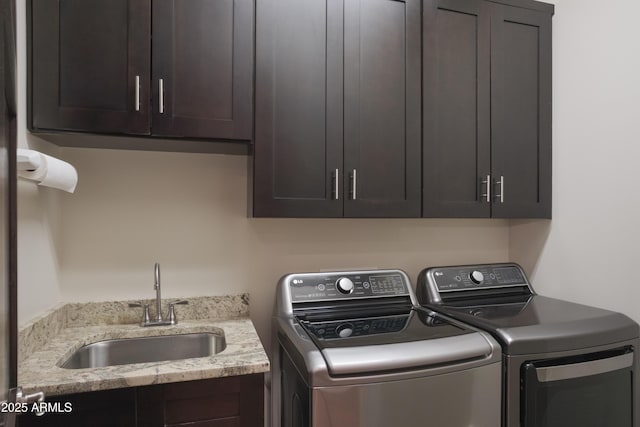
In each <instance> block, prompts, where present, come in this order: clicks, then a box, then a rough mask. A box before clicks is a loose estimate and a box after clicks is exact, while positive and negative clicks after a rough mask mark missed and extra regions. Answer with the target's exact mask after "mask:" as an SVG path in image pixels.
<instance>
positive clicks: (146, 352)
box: [62, 333, 227, 369]
mask: <svg viewBox="0 0 640 427" xmlns="http://www.w3.org/2000/svg"><path fill="white" fill-rule="evenodd" d="M226 346H227V343H226V341H225V339H224V335H220V334H212V333H193V334H181V335H162V336H155V337H143V338H123V339H113V340H106V341H99V342H96V343H93V344H88V345H85V346H83V347H80V348H79V349H78V350H76V351H75V352H74V353H73V354H72V355H71V357H69V359H67V361H66V362H64V363H63V364H62V367H63V368H67V369H81V368H100V367H104V366H114V365H128V364H130V363H145V362H160V361H164V360H180V359H189V358H192V357H207V356H213V355H214V354H217V353H220V352H221V351H222V350H224V349H225V348H226Z"/></svg>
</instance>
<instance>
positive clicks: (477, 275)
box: [469, 270, 484, 285]
mask: <svg viewBox="0 0 640 427" xmlns="http://www.w3.org/2000/svg"><path fill="white" fill-rule="evenodd" d="M469 279H471V281H472V282H473V283H475V284H476V285H479V284H480V283H482V281H483V280H484V274H482V272H480V271H478V270H473V271H472V272H471V273H469Z"/></svg>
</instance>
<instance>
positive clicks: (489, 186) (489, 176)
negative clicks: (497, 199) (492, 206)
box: [480, 175, 491, 203]
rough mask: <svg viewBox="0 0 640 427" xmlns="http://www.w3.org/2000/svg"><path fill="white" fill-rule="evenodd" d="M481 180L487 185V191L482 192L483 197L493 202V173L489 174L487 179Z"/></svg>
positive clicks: (488, 201)
mask: <svg viewBox="0 0 640 427" xmlns="http://www.w3.org/2000/svg"><path fill="white" fill-rule="evenodd" d="M480 182H481V184H482V185H484V186H485V192H484V193H482V197H484V200H485V201H486V202H487V203H491V175H487V179H486V180H482V181H480Z"/></svg>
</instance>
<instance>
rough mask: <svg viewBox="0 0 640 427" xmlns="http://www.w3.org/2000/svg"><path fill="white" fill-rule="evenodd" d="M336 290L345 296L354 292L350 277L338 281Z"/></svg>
mask: <svg viewBox="0 0 640 427" xmlns="http://www.w3.org/2000/svg"><path fill="white" fill-rule="evenodd" d="M336 288H337V289H338V290H339V291H340V292H341V293H343V294H350V293H351V292H353V282H352V281H351V279H349V278H348V277H341V278H340V279H338V280H337V281H336Z"/></svg>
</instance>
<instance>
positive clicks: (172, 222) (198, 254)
mask: <svg viewBox="0 0 640 427" xmlns="http://www.w3.org/2000/svg"><path fill="white" fill-rule="evenodd" d="M62 157H63V158H64V159H65V160H67V161H69V162H71V163H72V164H74V165H75V166H76V168H77V169H78V174H79V176H80V181H79V184H78V188H77V191H76V193H75V194H74V195H73V196H69V197H66V195H65V197H63V198H62V203H61V229H62V233H61V236H60V247H61V249H62V257H61V263H60V267H61V269H60V289H61V293H62V299H63V300H64V301H90V300H109V299H126V298H149V297H152V296H153V289H152V287H153V263H154V262H155V261H158V262H160V263H161V265H162V286H163V295H164V296H165V297H188V296H196V295H211V294H225V293H236V292H250V293H251V311H252V318H253V320H254V323H255V324H256V327H257V329H258V331H259V332H260V334H261V336H262V338H263V341H264V342H265V344H268V342H267V340H268V336H269V335H268V334H269V323H270V319H269V317H270V316H271V312H272V310H273V300H274V291H275V285H276V282H277V280H278V278H279V277H280V276H282V275H283V274H285V273H288V272H292V271H306V270H310V271H317V270H320V269H336V268H337V269H343V268H360V267H380V268H385V267H398V268H403V269H405V270H406V271H407V272H408V273H409V275H410V276H411V277H412V278H415V276H416V275H417V273H418V272H419V270H420V269H421V268H422V267H425V266H429V265H435V264H446V263H455V262H483V261H502V260H505V259H507V254H508V247H507V245H508V227H507V223H506V222H505V221H495V220H475V221H469V220H419V219H414V220H385V219H383V220H361V219H356V220H348V219H307V220H305V219H254V218H248V217H247V214H246V212H247V207H246V206H247V183H246V180H247V158H246V157H243V156H223V155H212V154H180V153H158V152H140V151H116V150H95V149H63V150H62Z"/></svg>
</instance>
